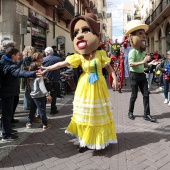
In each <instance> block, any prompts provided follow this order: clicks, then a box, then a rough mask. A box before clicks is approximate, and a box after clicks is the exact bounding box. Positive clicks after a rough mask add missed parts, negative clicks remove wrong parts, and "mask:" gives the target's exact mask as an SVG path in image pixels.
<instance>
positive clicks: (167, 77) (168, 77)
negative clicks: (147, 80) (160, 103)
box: [164, 74, 170, 82]
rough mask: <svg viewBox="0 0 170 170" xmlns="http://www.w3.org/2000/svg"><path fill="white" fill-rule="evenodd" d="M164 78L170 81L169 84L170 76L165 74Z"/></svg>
mask: <svg viewBox="0 0 170 170" xmlns="http://www.w3.org/2000/svg"><path fill="white" fill-rule="evenodd" d="M164 78H165V80H166V81H169V82H170V76H169V75H167V74H165V75H164Z"/></svg>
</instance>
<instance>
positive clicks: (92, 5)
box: [90, 1, 94, 11]
mask: <svg viewBox="0 0 170 170" xmlns="http://www.w3.org/2000/svg"><path fill="white" fill-rule="evenodd" d="M90 9H91V11H93V9H94V4H93V2H92V1H90Z"/></svg>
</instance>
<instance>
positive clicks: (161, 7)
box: [145, 0, 170, 25]
mask: <svg viewBox="0 0 170 170" xmlns="http://www.w3.org/2000/svg"><path fill="white" fill-rule="evenodd" d="M168 5H170V0H162V1H161V2H160V4H159V5H158V7H157V8H156V9H155V10H154V11H153V13H152V14H151V15H150V16H149V17H148V18H147V19H146V21H145V24H147V25H150V24H151V23H152V22H153V21H154V20H155V19H156V18H157V17H158V16H159V15H160V13H161V12H162V11H164V9H165V8H166V7H167V6H168Z"/></svg>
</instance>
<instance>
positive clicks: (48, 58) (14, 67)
mask: <svg viewBox="0 0 170 170" xmlns="http://www.w3.org/2000/svg"><path fill="white" fill-rule="evenodd" d="M15 45H16V43H15V42H13V41H12V40H10V39H4V40H3V41H2V49H1V51H0V52H1V54H0V55H1V58H0V61H1V63H0V64H1V65H0V66H1V77H0V79H1V82H0V111H1V114H2V116H1V127H2V140H4V141H7V140H15V139H17V138H18V135H16V133H17V131H16V130H14V129H13V127H15V123H18V122H19V120H18V119H14V113H15V110H16V107H17V105H18V103H19V94H20V81H22V79H20V78H23V83H24V86H25V92H24V101H23V110H29V116H28V122H27V123H26V127H27V128H32V124H33V122H36V123H39V122H40V121H41V120H42V124H43V130H47V129H49V128H50V127H51V125H50V124H49V123H48V121H47V116H46V103H47V101H49V102H50V103H51V112H50V114H51V115H54V114H57V113H58V112H59V111H58V109H57V106H56V98H57V96H60V83H59V79H60V70H54V71H50V72H48V73H46V74H45V75H42V74H41V71H40V67H41V66H50V65H53V64H55V63H57V62H60V61H62V60H63V56H64V55H63V53H60V52H59V51H58V52H57V51H56V50H55V49H56V46H52V47H47V48H46V49H44V53H42V52H39V51H38V50H37V49H35V48H34V47H32V46H26V47H25V48H24V50H23V52H22V53H20V51H19V50H18V49H16V48H15ZM2 70H3V71H2ZM46 80H48V81H49V82H50V83H51V89H50V90H48V88H47V86H46V82H47V81H46Z"/></svg>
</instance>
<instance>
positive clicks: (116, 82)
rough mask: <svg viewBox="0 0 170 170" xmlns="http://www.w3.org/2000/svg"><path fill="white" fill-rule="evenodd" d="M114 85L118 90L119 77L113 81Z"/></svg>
mask: <svg viewBox="0 0 170 170" xmlns="http://www.w3.org/2000/svg"><path fill="white" fill-rule="evenodd" d="M112 87H113V88H114V89H115V90H118V87H119V86H118V81H117V79H116V80H113V82H112Z"/></svg>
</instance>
